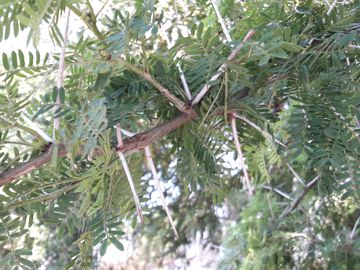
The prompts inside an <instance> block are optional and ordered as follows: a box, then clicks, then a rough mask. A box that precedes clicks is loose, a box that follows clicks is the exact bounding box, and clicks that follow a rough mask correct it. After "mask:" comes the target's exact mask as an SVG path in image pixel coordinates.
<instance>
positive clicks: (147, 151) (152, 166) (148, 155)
mask: <svg viewBox="0 0 360 270" xmlns="http://www.w3.org/2000/svg"><path fill="white" fill-rule="evenodd" d="M145 156H146V160H147V162H148V164H149V167H150V170H151V173H152V175H153V178H154V180H155V184H156V188H157V190H158V192H159V194H160V198H161V201H162V204H163V207H164V210H165V212H166V215H167V217H168V219H169V222H170V224H171V227H172V229H173V231H174V234H175V236H176V238H177V239H179V234H178V232H177V230H176V226H175V223H174V220H173V219H172V217H171V213H170V210H169V207H168V205H167V203H166V199H165V196H164V193H163V191H162V189H161V185H160V180H159V176H158V174H157V172H156V168H155V164H154V161H153V159H152V157H151V152H150V147H149V146H146V147H145Z"/></svg>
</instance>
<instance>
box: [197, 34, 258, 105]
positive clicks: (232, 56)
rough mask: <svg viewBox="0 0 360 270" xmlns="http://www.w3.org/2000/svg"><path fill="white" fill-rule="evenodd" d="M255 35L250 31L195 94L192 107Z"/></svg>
mask: <svg viewBox="0 0 360 270" xmlns="http://www.w3.org/2000/svg"><path fill="white" fill-rule="evenodd" d="M254 34H255V31H254V30H250V31H249V32H248V33H247V34H246V36H245V37H244V39H243V40H242V42H240V44H239V45H238V46H237V47H236V48H235V49H234V50H233V51H232V52H231V54H230V55H229V56H228V58H227V61H226V62H225V63H223V64H222V65H221V66H220V68H219V69H218V70H217V72H216V74H215V75H214V76H212V77H211V78H210V80H209V81H208V82H207V83H206V84H205V85H204V87H203V88H202V89H201V91H200V92H199V93H198V94H197V96H196V97H195V98H194V100H193V102H192V103H191V104H192V105H195V104H197V103H199V102H200V100H201V99H202V98H203V97H204V96H205V94H206V93H207V92H208V91H209V89H210V87H211V83H212V82H214V81H216V80H217V79H218V78H219V77H220V75H221V74H223V73H224V72H225V70H226V69H227V68H228V66H229V62H230V61H231V60H233V59H234V58H235V56H236V55H237V54H238V53H239V51H240V50H241V49H242V47H243V46H244V44H245V42H246V41H248V40H249V39H250V38H251V37H252V36H253V35H254Z"/></svg>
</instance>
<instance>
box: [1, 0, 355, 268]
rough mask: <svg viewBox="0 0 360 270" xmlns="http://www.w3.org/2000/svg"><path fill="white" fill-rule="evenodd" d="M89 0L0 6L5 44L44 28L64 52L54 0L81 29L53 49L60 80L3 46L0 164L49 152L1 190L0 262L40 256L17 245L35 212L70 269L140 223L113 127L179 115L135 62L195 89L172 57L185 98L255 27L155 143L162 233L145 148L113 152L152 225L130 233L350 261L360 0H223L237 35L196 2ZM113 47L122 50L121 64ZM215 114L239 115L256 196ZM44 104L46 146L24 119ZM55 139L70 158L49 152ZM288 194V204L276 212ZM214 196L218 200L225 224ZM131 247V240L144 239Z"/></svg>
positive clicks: (273, 263) (318, 262) (302, 260)
mask: <svg viewBox="0 0 360 270" xmlns="http://www.w3.org/2000/svg"><path fill="white" fill-rule="evenodd" d="M90 2H91V1H45V0H35V1H18V2H14V1H5V2H4V3H1V4H0V7H1V9H0V41H1V40H7V39H9V37H10V35H11V33H13V35H14V36H15V37H17V36H18V34H19V32H20V31H22V30H28V31H29V33H30V34H29V40H28V42H29V41H33V43H34V44H35V45H36V44H38V42H40V41H41V39H40V32H41V29H42V27H43V26H47V27H48V29H49V32H50V37H51V38H52V40H53V43H54V44H55V45H56V46H57V48H58V49H60V46H61V45H62V42H63V37H62V32H63V29H60V28H59V27H60V26H59V25H60V24H59V23H58V21H59V18H60V16H63V15H64V14H63V13H64V11H65V10H67V9H70V11H71V16H77V17H79V18H80V19H81V20H82V21H83V23H84V26H85V29H81V31H80V32H79V36H78V37H77V39H76V40H72V39H73V38H72V39H70V42H69V43H70V44H69V45H68V46H67V48H66V50H67V53H66V57H65V66H66V70H65V74H66V76H65V80H64V87H61V88H60V89H57V87H54V85H55V82H54V76H57V72H54V71H55V70H56V69H57V66H55V65H53V63H52V62H54V61H56V62H58V61H59V55H57V54H54V55H50V54H48V53H46V52H41V53H40V52H39V51H37V50H35V51H32V52H26V51H25V50H18V51H12V52H11V53H8V54H6V53H2V55H1V59H2V70H1V73H0V76H1V77H2V79H3V82H2V83H1V85H0V128H1V130H0V173H1V175H0V177H2V176H3V175H5V174H6V173H7V172H11V171H12V170H14V168H17V166H19V165H24V164H26V162H27V161H29V160H34V159H36V158H39V157H40V158H41V157H43V155H44V152H47V151H50V153H49V154H51V155H52V156H53V159H52V162H51V164H50V163H49V164H46V165H44V166H41V167H36V166H35V167H36V169H34V170H32V171H31V172H29V171H28V172H27V173H26V174H24V175H22V176H21V177H19V178H18V179H16V180H15V181H12V182H11V183H7V184H6V185H4V186H3V187H2V188H1V192H0V219H1V224H0V242H1V247H2V249H3V250H4V251H2V250H1V251H0V255H1V258H2V259H1V262H0V264H1V265H6V267H7V268H9V267H10V266H14V267H15V269H33V268H38V267H40V265H39V263H38V262H36V261H35V262H31V260H29V256H30V255H31V252H30V250H31V245H30V244H29V245H25V246H24V247H21V246H20V245H19V244H18V243H20V242H21V241H22V239H24V238H25V237H27V236H28V235H29V230H31V227H32V225H33V223H34V222H33V221H34V220H35V221H37V222H39V223H41V224H42V225H43V226H45V227H46V226H47V227H48V228H52V229H53V228H55V229H54V230H56V232H57V237H58V238H61V237H62V236H64V235H66V236H69V239H67V240H66V241H68V244H70V242H72V243H73V244H74V245H73V247H72V251H74V252H72V254H71V255H69V254H67V255H66V256H67V257H66V260H67V261H66V264H67V266H66V267H67V268H68V269H90V268H94V267H95V266H96V265H97V262H98V258H97V257H96V256H95V255H94V254H95V252H94V251H95V250H99V255H100V256H103V255H104V254H105V253H106V250H107V248H108V246H109V245H114V246H116V247H117V248H118V249H119V250H123V249H124V247H123V244H122V237H123V235H124V231H126V230H125V227H126V226H127V224H130V223H131V224H132V226H133V227H134V228H136V225H137V216H136V211H135V203H134V201H133V198H132V195H131V190H130V187H129V183H128V181H127V178H126V176H125V173H124V171H123V169H122V166H121V164H120V161H119V160H118V157H117V155H116V152H115V151H114V149H115V148H114V146H115V145H116V144H117V139H116V135H115V131H114V125H116V124H121V127H122V128H124V129H126V130H130V131H132V132H142V131H146V130H149V129H151V128H154V127H156V126H158V125H160V124H162V123H165V122H168V121H171V120H173V119H175V118H176V117H177V116H178V115H179V112H178V111H177V110H176V108H175V107H174V106H173V105H172V104H171V103H170V102H169V101H168V100H167V98H166V97H164V95H162V94H161V93H159V91H158V89H156V87H154V85H153V84H151V83H150V82H149V80H148V74H150V75H151V77H152V78H153V79H154V80H156V81H158V82H159V83H161V85H163V86H164V87H165V88H167V89H168V90H169V92H170V93H171V94H173V95H174V96H176V97H177V98H178V99H180V100H182V101H184V102H185V103H187V102H189V104H191V101H188V100H186V95H185V94H184V91H183V89H182V88H183V86H182V82H181V80H180V75H181V72H180V71H179V67H181V68H182V70H183V72H184V75H185V77H186V80H187V82H188V85H189V87H190V91H191V94H192V97H193V98H194V97H195V96H196V94H197V93H198V92H199V91H200V90H201V89H202V88H203V87H204V85H205V84H206V83H207V82H208V80H209V78H211V77H212V76H213V75H214V74H216V73H217V72H218V69H219V67H220V66H221V65H222V64H223V63H224V62H226V61H227V57H228V56H229V54H230V53H231V52H232V50H233V49H234V47H235V46H236V45H237V44H239V42H241V40H242V39H243V37H244V35H245V34H246V33H247V32H248V31H249V30H250V29H255V31H256V33H255V35H254V36H253V38H252V39H251V40H249V41H247V42H245V44H244V46H243V48H242V49H241V50H240V51H239V53H238V54H237V55H236V57H235V58H234V59H233V60H231V61H229V63H228V64H229V67H228V69H227V70H226V72H224V73H223V74H221V75H220V76H219V78H218V79H217V80H216V81H213V82H211V83H210V84H211V87H210V89H209V91H208V92H207V93H206V95H205V97H204V98H203V100H202V101H201V102H200V103H199V104H197V105H196V106H194V110H195V111H196V113H197V117H194V119H192V121H189V122H188V123H186V124H185V125H182V126H181V127H179V128H177V129H176V130H174V131H173V132H171V133H169V134H167V135H166V137H163V138H161V139H160V140H158V141H157V142H156V143H154V144H153V145H152V149H153V151H154V155H153V157H154V159H155V164H157V165H158V166H157V170H158V172H159V175H160V176H161V181H163V183H164V184H166V190H165V195H166V197H167V199H168V201H169V206H170V208H171V211H172V213H173V215H174V220H175V223H176V227H177V229H178V230H179V232H180V239H178V240H176V241H174V236H173V234H172V232H171V226H170V225H169V224H168V222H167V220H166V219H165V214H164V212H163V211H162V210H160V207H159V205H158V204H157V202H156V200H155V199H154V196H153V194H154V193H155V188H154V185H153V183H152V181H151V180H150V175H149V174H148V172H147V170H148V169H147V167H146V166H144V165H145V162H144V155H143V152H142V151H140V152H139V153H137V154H129V155H127V156H126V160H127V162H128V164H129V167H130V170H131V174H132V176H133V179H134V185H135V189H136V192H137V193H138V195H139V198H140V201H141V206H142V210H143V212H144V214H145V221H146V223H147V224H148V225H146V226H144V227H143V230H142V231H141V232H139V231H138V230H134V232H135V233H134V234H135V239H141V237H142V236H143V235H146V236H147V237H149V239H153V241H150V242H148V243H146V244H145V249H146V248H147V249H148V250H149V249H151V250H153V251H154V252H153V253H152V254H151V255H149V256H150V257H151V258H150V259H151V260H154V259H156V258H158V257H164V256H167V255H168V254H176V255H177V256H181V254H179V253H180V252H179V247H186V246H187V245H189V243H191V241H192V239H194V237H195V236H196V235H197V233H200V234H201V235H202V237H203V240H204V243H211V244H213V243H215V244H216V245H220V246H221V248H224V249H225V252H224V258H223V260H222V262H220V264H219V268H220V269H230V268H231V269H293V268H296V269H319V268H322V269H346V268H348V269H350V268H351V266H352V265H356V264H358V263H359V256H358V254H359V237H358V233H359V229H358V227H357V226H356V225H355V224H357V223H356V221H357V220H358V216H359V212H358V211H359V210H358V206H359V199H360V194H359V183H360V168H359V162H360V142H359V141H360V132H359V131H360V126H359V119H360V110H359V108H360V95H359V93H360V76H359V75H360V72H359V71H360V69H359V61H360V59H359V53H358V51H359V49H358V44H359V43H360V38H359V37H360V35H359V33H360V25H359V19H360V15H359V14H360V13H359V11H360V2H359V1H358V0H355V1H351V2H350V1H349V3H348V2H346V3H345V1H344V3H338V4H336V5H335V6H334V8H333V10H332V11H331V12H329V14H328V10H329V9H328V6H327V5H326V4H325V1H288V0H282V1H270V0H262V1H232V0H224V1H221V3H219V8H220V11H221V14H222V16H223V17H224V19H225V23H226V25H228V26H229V30H230V34H231V36H232V38H233V42H225V39H224V37H223V35H222V30H221V27H220V25H219V24H218V22H217V17H216V14H215V13H214V10H213V7H212V5H210V4H209V2H206V1H190V0H189V1H183V2H184V4H179V5H178V3H175V2H174V3H173V6H172V5H166V6H165V7H164V6H162V5H163V4H162V3H160V2H161V1H134V2H133V4H134V5H133V7H134V8H133V9H129V8H127V7H125V4H124V3H118V2H117V1H112V5H111V7H105V8H107V10H106V12H102V11H101V10H100V11H99V12H98V13H96V12H95V11H94V8H93V7H92V6H91V3H90ZM110 2H111V1H110ZM115 7H116V8H115ZM75 30H78V29H75ZM168 38H169V40H170V42H172V44H171V45H172V47H171V48H169V47H170V45H167V41H166V40H167V39H168ZM120 56H121V57H122V58H123V59H124V61H127V62H128V65H126V66H125V65H120V64H119V57H120ZM51 61H52V62H51ZM131 65H132V66H133V67H135V68H139V69H141V70H143V71H144V72H145V75H144V76H141V75H139V74H140V73H139V72H138V73H137V74H135V73H134V72H133V70H134V69H131V68H127V67H129V66H131ZM29 88H30V90H28V89H29ZM57 95H59V98H60V101H61V105H60V106H59V108H57V105H56V100H57V97H58V96H57ZM55 108H57V109H56V110H55ZM228 113H236V114H238V115H239V116H240V118H239V119H237V120H236V125H237V130H238V134H235V136H238V137H239V140H240V143H241V148H242V151H243V152H244V155H245V162H246V166H247V168H246V169H247V170H248V172H249V175H250V178H251V182H252V185H254V186H255V190H256V195H255V196H254V197H253V198H247V197H246V194H245V193H244V192H243V191H241V190H242V189H243V181H242V178H243V170H241V168H240V167H239V166H238V165H237V164H238V163H235V164H236V165H231V166H229V165H228V163H229V162H230V160H231V161H232V160H233V159H234V160H235V159H237V158H238V157H237V155H236V154H234V153H236V151H235V150H236V149H235V146H234V144H233V136H234V134H232V131H231V130H230V128H229V117H228V116H229V115H228ZM25 117H28V118H31V119H32V121H33V122H34V123H32V124H31V125H30V124H29V122H28V121H27V120H26V118H25ZM56 118H58V119H60V120H61V121H60V122H61V126H60V129H59V130H56V131H55V133H56V134H55V135H56V138H57V143H59V145H57V146H55V147H50V146H49V145H48V144H49V142H47V141H46V140H45V139H44V138H43V137H42V136H41V134H39V131H38V129H37V128H40V129H41V130H43V131H44V132H45V133H47V134H52V133H53V132H54V129H53V125H52V121H53V119H56ZM135 139H136V138H135ZM140 139H143V137H141V136H140ZM47 147H48V148H49V147H50V150H48V148H47ZM63 149H65V150H66V151H67V152H68V155H67V156H64V154H63V155H62V157H57V152H56V151H60V150H62V151H65V150H63ZM234 167H235V168H234ZM289 168H294V169H291V170H289ZM315 176H319V177H320V178H319V179H320V180H319V181H318V182H316V185H314V187H313V188H312V189H311V190H308V189H307V188H306V187H304V185H306V184H307V183H309V179H313V178H314V177H315ZM0 180H1V178H0ZM301 194H304V196H303V197H301ZM299 196H300V197H299ZM296 198H300V203H299V204H298V205H296V207H295V208H294V211H293V212H291V213H289V214H288V215H287V216H284V215H282V214H281V213H283V211H284V209H287V207H288V206H289V204H291V203H294V202H296ZM232 200H234V202H232ZM239 205H240V206H239ZM219 209H223V210H224V209H225V210H226V209H227V210H228V212H229V219H230V220H231V221H233V222H232V223H233V225H231V226H230V225H229V224H228V223H227V222H226V221H224V220H223V216H221V215H220V214H219ZM225 210H224V211H225ZM225 212H226V211H225ZM230 223H231V222H230ZM359 227H360V225H359ZM223 232H226V233H223ZM222 233H223V235H225V236H224V237H221V234H222ZM135 246H137V247H139V249H142V248H144V246H142V247H141V243H140V241H138V242H137V243H136V244H135ZM49 261H51V259H49ZM61 265H62V266H63V264H61ZM62 266H61V267H62ZM49 267H50V268H51V265H49ZM7 268H6V269H7Z"/></svg>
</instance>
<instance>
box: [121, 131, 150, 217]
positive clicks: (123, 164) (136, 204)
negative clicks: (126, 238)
mask: <svg viewBox="0 0 360 270" xmlns="http://www.w3.org/2000/svg"><path fill="white" fill-rule="evenodd" d="M116 137H117V140H118V147H121V146H123V141H122V137H121V128H120V125H117V126H116ZM117 154H118V156H119V158H120V161H121V165H122V166H123V168H124V171H125V174H126V178H127V180H128V182H129V185H130V189H131V192H132V195H133V199H134V202H135V207H136V212H137V214H138V216H139V218H140V220H141V223H142V224H144V217H143V214H142V210H141V206H140V200H139V197H138V195H137V193H136V189H135V185H134V181H133V179H132V177H131V173H130V170H129V167H128V165H127V163H126V160H125V156H124V154H123V152H121V151H117Z"/></svg>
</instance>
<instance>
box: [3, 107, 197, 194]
mask: <svg viewBox="0 0 360 270" xmlns="http://www.w3.org/2000/svg"><path fill="white" fill-rule="evenodd" d="M195 116H196V112H195V111H194V110H193V109H190V110H189V111H188V112H187V113H182V114H181V115H179V116H178V117H176V118H175V119H173V120H171V121H169V122H166V123H164V124H161V125H159V126H157V127H154V128H152V129H150V130H148V131H145V132H142V133H139V134H136V135H135V136H133V137H131V138H128V139H126V140H124V142H123V145H122V146H120V147H119V148H118V150H119V151H121V152H123V153H124V154H130V153H133V152H137V151H139V150H141V149H144V148H145V147H146V146H148V145H150V144H151V143H152V142H154V141H156V140H159V139H161V138H162V137H164V136H166V135H167V134H168V133H170V132H172V131H173V130H175V129H177V128H179V127H181V126H183V125H184V124H186V123H188V122H190V121H191V119H193V118H194V117H195ZM58 147H59V151H58V156H59V157H65V156H66V155H67V154H68V152H67V150H66V148H65V145H63V144H59V145H58ZM51 150H52V147H50V148H49V149H48V150H47V151H46V152H44V153H43V154H42V155H40V156H39V157H36V158H32V159H31V160H29V161H27V162H24V163H22V164H20V165H19V166H18V167H15V168H12V169H10V170H9V171H7V172H3V173H1V174H0V187H1V186H4V185H5V184H7V183H10V182H12V181H14V180H16V179H17V178H19V177H21V176H23V175H25V174H27V173H29V172H31V171H32V170H35V169H38V168H40V167H41V166H43V165H44V164H46V163H48V162H50V161H51V158H52V151H51ZM101 154H102V151H101V149H99V148H96V149H95V150H94V152H93V156H98V155H101Z"/></svg>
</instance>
